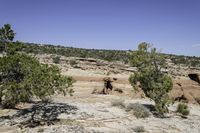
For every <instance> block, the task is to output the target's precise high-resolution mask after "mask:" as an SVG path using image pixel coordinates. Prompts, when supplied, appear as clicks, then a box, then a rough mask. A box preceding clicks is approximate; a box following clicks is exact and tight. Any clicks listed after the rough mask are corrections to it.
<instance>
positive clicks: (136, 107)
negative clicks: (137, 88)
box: [126, 103, 151, 118]
mask: <svg viewBox="0 0 200 133" xmlns="http://www.w3.org/2000/svg"><path fill="white" fill-rule="evenodd" d="M126 111H127V112H130V111H131V112H133V115H134V116H135V117H136V118H147V117H149V116H150V114H151V113H150V111H149V110H148V109H147V108H146V107H145V106H144V105H142V104H139V103H130V104H129V105H128V106H127V107H126Z"/></svg>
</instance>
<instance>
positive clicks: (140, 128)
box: [133, 126, 145, 133]
mask: <svg viewBox="0 0 200 133" xmlns="http://www.w3.org/2000/svg"><path fill="white" fill-rule="evenodd" d="M133 131H134V132H136V133H143V132H145V128H144V126H137V127H135V128H133Z"/></svg>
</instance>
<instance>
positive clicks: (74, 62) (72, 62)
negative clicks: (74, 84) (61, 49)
mask: <svg viewBox="0 0 200 133" xmlns="http://www.w3.org/2000/svg"><path fill="white" fill-rule="evenodd" d="M69 64H70V66H72V67H73V66H74V65H76V64H77V62H76V61H75V60H70V61H69Z"/></svg>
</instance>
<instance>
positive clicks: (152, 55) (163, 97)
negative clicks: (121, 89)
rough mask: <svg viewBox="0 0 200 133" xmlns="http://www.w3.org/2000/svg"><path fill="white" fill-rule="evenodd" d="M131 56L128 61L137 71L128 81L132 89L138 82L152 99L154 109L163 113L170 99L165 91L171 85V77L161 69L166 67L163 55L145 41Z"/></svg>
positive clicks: (169, 88)
mask: <svg viewBox="0 0 200 133" xmlns="http://www.w3.org/2000/svg"><path fill="white" fill-rule="evenodd" d="M131 56H132V58H131V59H130V63H131V65H132V66H134V67H137V72H135V73H134V74H132V75H131V76H130V78H129V82H130V83H131V85H132V86H133V88H134V89H137V88H138V82H139V83H140V87H141V89H142V90H143V92H144V93H145V95H146V96H147V97H149V98H150V99H152V100H154V102H155V108H156V110H157V111H158V112H159V113H160V114H162V115H163V114H164V113H166V112H168V109H167V105H169V103H170V100H169V97H168V95H167V93H168V92H169V91H170V90H171V89H172V85H173V84H172V79H171V77H169V76H168V75H166V74H165V73H164V72H163V71H162V69H165V67H166V64H165V59H164V57H163V56H161V55H160V54H158V53H157V52H156V49H155V48H151V47H150V45H149V44H147V43H141V44H139V46H138V51H136V52H133V53H132V55H131Z"/></svg>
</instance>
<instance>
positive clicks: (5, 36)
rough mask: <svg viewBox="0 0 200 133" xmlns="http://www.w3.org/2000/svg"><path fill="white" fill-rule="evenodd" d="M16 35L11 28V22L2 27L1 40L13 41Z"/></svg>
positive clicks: (0, 30) (0, 31)
mask: <svg viewBox="0 0 200 133" xmlns="http://www.w3.org/2000/svg"><path fill="white" fill-rule="evenodd" d="M14 37H15V33H14V31H13V30H12V28H11V25H10V24H5V25H4V26H3V27H2V28H1V29H0V41H1V42H9V41H13V39H14Z"/></svg>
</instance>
